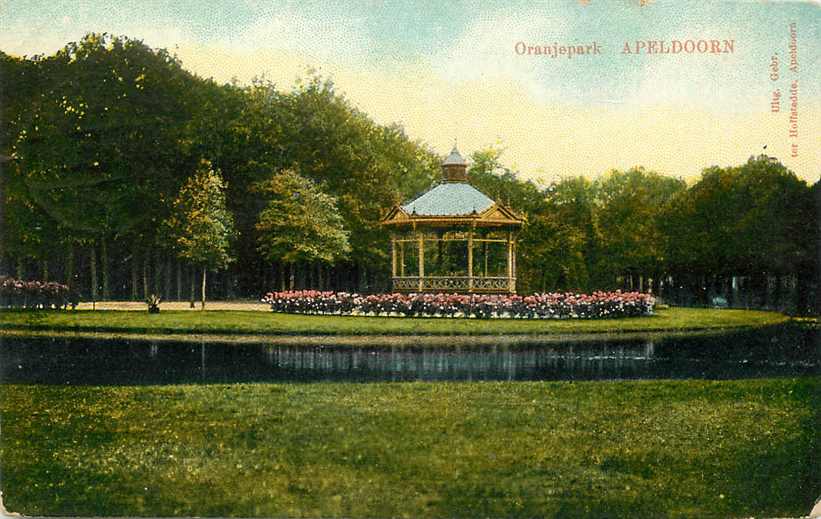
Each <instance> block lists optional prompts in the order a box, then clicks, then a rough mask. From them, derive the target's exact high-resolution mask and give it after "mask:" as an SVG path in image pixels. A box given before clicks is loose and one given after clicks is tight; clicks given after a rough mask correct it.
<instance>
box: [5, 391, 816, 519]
mask: <svg viewBox="0 0 821 519" xmlns="http://www.w3.org/2000/svg"><path fill="white" fill-rule="evenodd" d="M819 394H821V383H819V381H818V380H817V379H762V380H748V381H724V382H710V381H643V382H584V383H570V382H551V383H539V382H532V383H531V382H516V383H507V382H499V383H438V384H437V383H434V384H432V383H418V382H417V383H402V384H331V383H320V384H284V385H282V384H240V385H201V386H198V385H194V386H151V387H59V386H26V385H6V386H0V418H1V419H2V425H3V436H2V443H0V464H1V465H2V468H3V474H2V475H3V477H2V492H3V499H4V502H5V505H6V507H7V508H8V509H9V510H10V511H13V512H20V513H25V514H30V515H86V516H92V515H95V516H96V515H150V516H170V515H186V516H211V515H220V516H222V515H239V516H301V517H305V516H308V517H319V516H322V517H399V516H403V517H484V516H494V517H502V516H503V517H514V516H517V517H541V516H567V517H583V516H589V517H612V516H623V517H661V516H689V517H715V516H719V517H727V516H745V517H746V516H751V515H756V516H767V517H769V516H790V517H795V516H799V515H803V514H806V513H808V512H809V510H810V508H811V507H812V504H813V501H814V499H815V498H816V497H817V493H818V489H819V488H821V487H820V486H819V483H821V481H820V480H819V476H818V475H819V474H821V466H819V458H818V451H817V447H818V445H817V443H814V442H817V438H818V435H817V430H816V429H815V428H816V427H817V425H818V420H819V408H821V407H820V406H819V401H818V399H819Z"/></svg>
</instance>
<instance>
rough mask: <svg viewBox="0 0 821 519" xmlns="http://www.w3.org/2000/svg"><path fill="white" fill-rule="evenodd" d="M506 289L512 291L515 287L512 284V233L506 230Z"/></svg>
mask: <svg viewBox="0 0 821 519" xmlns="http://www.w3.org/2000/svg"><path fill="white" fill-rule="evenodd" d="M507 289H508V290H509V291H510V292H514V291H515V290H516V287H515V286H514V284H513V233H512V232H510V231H508V232H507Z"/></svg>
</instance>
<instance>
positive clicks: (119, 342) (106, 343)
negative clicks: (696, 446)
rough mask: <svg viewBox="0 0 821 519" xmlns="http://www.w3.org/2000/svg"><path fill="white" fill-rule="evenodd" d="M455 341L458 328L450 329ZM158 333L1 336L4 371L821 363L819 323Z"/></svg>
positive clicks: (745, 372)
mask: <svg viewBox="0 0 821 519" xmlns="http://www.w3.org/2000/svg"><path fill="white" fill-rule="evenodd" d="M445 340H447V339H445ZM299 341H300V340H299V338H292V339H291V340H290V341H282V340H271V341H268V342H266V341H265V340H264V339H260V342H255V343H233V342H230V341H223V342H220V341H210V340H209V341H205V342H202V341H201V342H191V341H190V340H189V341H177V342H175V341H168V340H162V341H149V340H124V339H116V340H115V339H110V340H102V339H79V338H42V337H1V338H0V382H2V383H35V384H76V385H141V384H182V383H231V382H317V381H337V382H339V381H351V382H371V381H412V380H439V381H470V380H624V379H662V378H704V379H739V378H759V377H793V376H806V375H817V374H819V366H821V362H819V357H821V349H820V347H819V341H818V331H817V330H809V329H802V328H798V327H795V326H782V327H776V328H771V329H767V330H764V331H762V330H758V331H755V332H749V331H748V332H732V333H722V334H711V335H704V334H702V335H692V334H691V335H666V336H660V335H638V336H635V335H633V336H629V337H623V336H618V335H615V336H614V335H608V336H586V337H583V338H582V337H578V338H564V339H561V340H557V339H552V340H531V339H528V338H521V337H519V338H512V337H499V338H492V339H490V338H487V337H484V338H482V340H478V339H471V338H454V339H453V341H452V342H451V344H445V345H443V344H442V338H441V337H439V338H437V339H433V338H425V337H418V338H407V337H405V338H403V339H402V340H401V341H391V340H388V339H383V340H381V341H380V339H374V338H370V339H363V340H362V341H361V343H357V341H356V340H354V341H353V343H352V342H351V340H350V339H348V340H347V341H342V340H341V339H338V338H334V337H327V338H321V339H319V340H317V339H316V338H314V340H311V341H305V343H300V342H299Z"/></svg>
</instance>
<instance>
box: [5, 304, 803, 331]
mask: <svg viewBox="0 0 821 519" xmlns="http://www.w3.org/2000/svg"><path fill="white" fill-rule="evenodd" d="M787 319H788V318H787V317H785V316H784V315H782V314H778V313H775V312H761V311H753V310H726V309H725V310H715V309H702V308H670V309H665V310H659V311H658V312H657V314H656V315H654V316H650V317H633V318H625V319H597V320H510V319H489V320H483V319H408V318H395V317H351V316H344V317H343V316H310V315H285V314H274V313H269V312H243V311H225V310H213V311H207V310H206V311H204V312H191V311H163V312H161V313H159V314H154V315H150V314H148V313H147V312H130V311H110V310H107V311H96V312H94V311H39V312H38V311H8V310H6V311H0V329H7V330H11V329H14V330H53V331H99V332H115V333H116V332H120V333H154V334H175V333H186V334H246V335H254V334H262V335H265V334H268V335H283V334H291V335H293V334H311V335H326V334H332V335H414V334H421V335H498V334H508V335H516V334H567V333H623V332H660V331H683V330H717V329H725V328H739V327H755V326H766V325H771V324H777V323H781V322H784V321H786V320H787Z"/></svg>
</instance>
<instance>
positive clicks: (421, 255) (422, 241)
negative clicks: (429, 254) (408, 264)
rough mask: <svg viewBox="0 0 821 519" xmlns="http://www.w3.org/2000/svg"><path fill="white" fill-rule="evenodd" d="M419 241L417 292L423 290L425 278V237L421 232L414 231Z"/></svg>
mask: <svg viewBox="0 0 821 519" xmlns="http://www.w3.org/2000/svg"><path fill="white" fill-rule="evenodd" d="M416 235H417V237H418V239H419V291H420V292H422V290H423V288H424V278H425V235H424V233H423V232H422V231H416Z"/></svg>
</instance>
